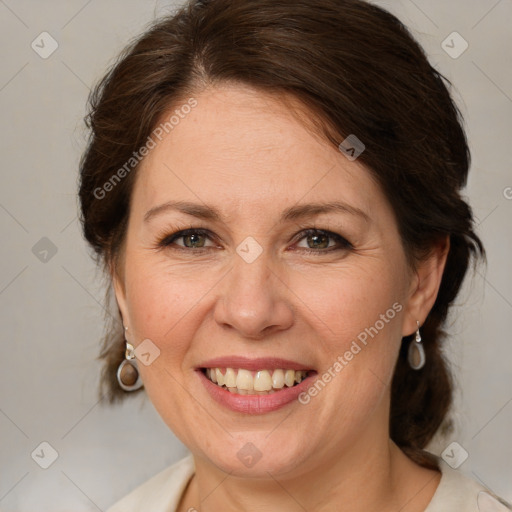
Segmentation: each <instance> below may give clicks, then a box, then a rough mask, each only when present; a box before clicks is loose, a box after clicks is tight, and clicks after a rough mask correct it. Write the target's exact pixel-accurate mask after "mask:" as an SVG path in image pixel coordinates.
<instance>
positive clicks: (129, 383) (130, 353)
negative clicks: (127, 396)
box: [117, 327, 144, 391]
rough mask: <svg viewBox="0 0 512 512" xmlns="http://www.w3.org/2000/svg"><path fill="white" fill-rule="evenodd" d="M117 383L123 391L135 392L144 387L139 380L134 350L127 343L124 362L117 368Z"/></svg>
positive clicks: (126, 328)
mask: <svg viewBox="0 0 512 512" xmlns="http://www.w3.org/2000/svg"><path fill="white" fill-rule="evenodd" d="M124 330H125V331H127V330H128V327H125V328H124ZM117 382H118V384H119V386H120V387H121V389H124V390H125V391H137V390H138V389H140V388H141V387H142V386H143V385H144V383H143V382H142V379H141V378H140V373H139V367H138V365H137V359H136V358H135V349H134V348H133V345H132V344H131V343H129V342H128V341H126V349H125V353H124V360H123V362H122V363H121V364H120V365H119V367H118V368H117Z"/></svg>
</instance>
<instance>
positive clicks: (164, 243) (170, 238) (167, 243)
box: [158, 228, 354, 254]
mask: <svg viewBox="0 0 512 512" xmlns="http://www.w3.org/2000/svg"><path fill="white" fill-rule="evenodd" d="M188 235H201V236H206V237H207V238H208V239H210V240H211V241H212V240H213V239H214V238H215V237H213V236H211V233H210V231H208V230H207V229H202V228H190V229H184V230H181V231H176V232H175V233H172V234H170V235H169V234H167V235H164V236H161V237H159V240H160V241H159V242H158V247H159V248H162V249H166V248H167V249H173V250H178V251H185V252H192V251H193V252H195V253H199V252H201V253H202V252H204V251H205V250H207V249H210V248H211V247H199V248H196V249H194V248H189V247H182V246H174V247H172V245H173V243H174V242H175V241H176V240H179V239H180V238H184V237H185V236H188ZM313 235H325V236H327V237H328V238H332V239H333V240H335V241H336V242H337V244H338V245H337V246H333V247H329V248H327V249H307V248H303V247H301V248H299V249H297V250H299V251H305V252H307V253H309V254H325V253H331V252H333V251H340V250H345V251H346V250H352V249H353V248H354V246H353V245H352V244H351V243H350V242H349V241H348V240H347V239H346V238H344V237H342V236H341V235H338V234H337V233H333V232H332V231H327V230H325V229H318V228H307V229H304V230H302V231H301V232H300V233H298V235H297V237H296V238H297V241H296V242H295V243H298V242H300V241H302V240H303V239H304V238H307V237H308V236H313Z"/></svg>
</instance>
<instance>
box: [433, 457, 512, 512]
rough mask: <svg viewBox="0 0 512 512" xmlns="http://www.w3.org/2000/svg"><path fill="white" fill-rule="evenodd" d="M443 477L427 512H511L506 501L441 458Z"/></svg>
mask: <svg viewBox="0 0 512 512" xmlns="http://www.w3.org/2000/svg"><path fill="white" fill-rule="evenodd" d="M439 469H440V470H441V473H442V477H441V481H440V483H439V486H438V488H437V490H436V492H435V494H434V496H433V498H432V501H431V502H430V504H429V506H428V507H427V508H426V510H425V512H453V511H454V510H457V512H510V511H512V508H510V506H509V505H507V504H506V502H505V501H503V500H501V499H500V498H498V497H497V496H495V495H494V494H493V493H492V492H491V491H489V490H488V489H486V488H485V487H484V486H482V485H480V484H479V483H478V482H476V481H475V480H473V479H471V478H469V477H467V476H465V475H464V474H463V473H461V472H460V471H457V470H455V469H452V468H451V467H450V466H449V465H448V464H446V462H444V461H443V460H439Z"/></svg>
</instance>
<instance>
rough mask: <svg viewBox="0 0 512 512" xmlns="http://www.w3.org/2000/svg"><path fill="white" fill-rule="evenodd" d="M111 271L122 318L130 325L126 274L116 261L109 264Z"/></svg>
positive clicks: (125, 323)
mask: <svg viewBox="0 0 512 512" xmlns="http://www.w3.org/2000/svg"><path fill="white" fill-rule="evenodd" d="M109 273H110V278H111V279H112V286H113V288H114V293H115V296H116V301H117V305H118V307H119V311H120V312H121V317H122V318H121V319H122V321H123V324H124V325H126V326H128V324H129V318H128V307H127V305H126V288H125V284H124V275H123V272H122V271H120V270H119V269H118V268H117V266H116V265H114V263H110V264H109Z"/></svg>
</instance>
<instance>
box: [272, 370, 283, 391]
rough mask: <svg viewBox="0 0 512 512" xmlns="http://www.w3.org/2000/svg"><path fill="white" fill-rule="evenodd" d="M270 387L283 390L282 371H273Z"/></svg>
mask: <svg viewBox="0 0 512 512" xmlns="http://www.w3.org/2000/svg"><path fill="white" fill-rule="evenodd" d="M272 387H273V388H275V389H281V388H284V371H283V370H274V373H273V374H272Z"/></svg>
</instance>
